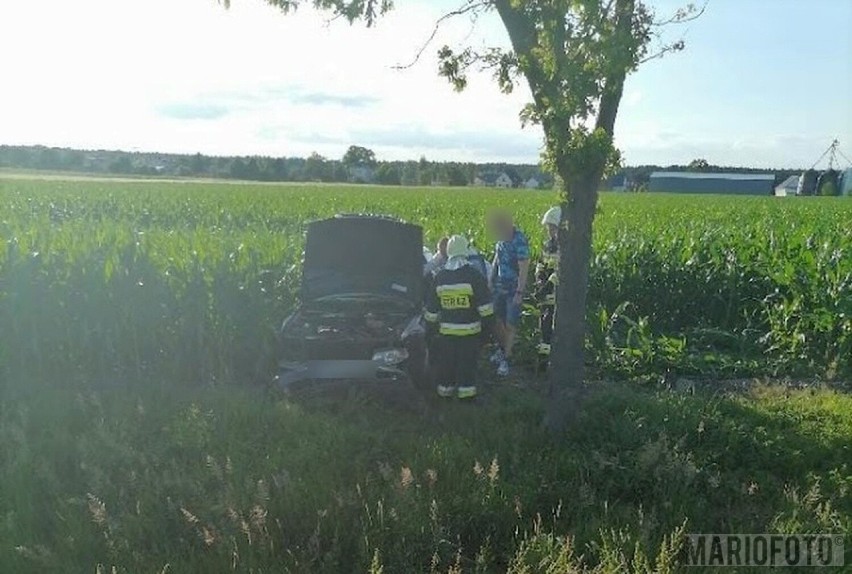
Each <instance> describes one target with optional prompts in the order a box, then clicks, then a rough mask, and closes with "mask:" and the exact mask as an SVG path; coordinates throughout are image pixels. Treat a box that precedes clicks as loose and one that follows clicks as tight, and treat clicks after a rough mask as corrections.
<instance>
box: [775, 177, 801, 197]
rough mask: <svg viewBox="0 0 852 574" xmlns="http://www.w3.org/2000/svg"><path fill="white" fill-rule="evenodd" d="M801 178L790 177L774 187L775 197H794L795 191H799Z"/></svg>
mask: <svg viewBox="0 0 852 574" xmlns="http://www.w3.org/2000/svg"><path fill="white" fill-rule="evenodd" d="M801 177H802V176H800V175H791V176H790V177H788V178H787V179H785V180H784V181H783V182H781V184H780V185H776V186H775V195H776V196H778V197H786V196H788V195H796V190H798V189H799V180H800V179H801Z"/></svg>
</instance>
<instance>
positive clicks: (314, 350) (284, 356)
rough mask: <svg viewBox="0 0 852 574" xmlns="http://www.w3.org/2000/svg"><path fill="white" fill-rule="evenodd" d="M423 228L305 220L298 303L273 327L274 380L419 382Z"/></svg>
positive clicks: (303, 383)
mask: <svg viewBox="0 0 852 574" xmlns="http://www.w3.org/2000/svg"><path fill="white" fill-rule="evenodd" d="M422 301H423V230H422V229H421V228H420V227H419V226H417V225H412V224H410V223H405V222H403V221H400V220H397V219H393V218H389V217H377V216H363V215H357V216H352V215H345V216H337V217H334V218H331V219H325V220H321V221H315V222H312V223H310V224H309V226H308V231H307V237H306V242H305V259H304V265H303V270H302V285H301V304H300V306H299V307H298V308H297V309H296V311H295V312H294V313H293V314H292V315H290V316H289V317H288V318H287V319H286V320H285V321H284V324H283V325H282V327H281V331H280V333H279V341H280V345H281V346H280V356H281V361H280V363H279V373H278V377H277V379H276V381H277V384H278V385H279V386H280V387H281V388H283V389H284V390H287V391H295V390H305V389H308V390H317V389H320V390H321V389H322V388H323V387H327V386H330V385H329V383H331V382H337V383H341V382H346V383H353V382H361V383H382V384H384V383H387V384H392V385H409V386H412V383H413V385H414V386H419V385H421V384H422V382H423V380H424V378H425V377H426V362H427V357H426V341H425V329H424V323H423V317H422Z"/></svg>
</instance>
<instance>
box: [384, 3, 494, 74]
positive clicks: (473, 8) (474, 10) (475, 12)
mask: <svg viewBox="0 0 852 574" xmlns="http://www.w3.org/2000/svg"><path fill="white" fill-rule="evenodd" d="M490 6H491V2H490V0H467V3H466V4H465V5H464V6H462V7H460V8H457V9H455V10H452V11H450V12H447V13H446V14H444V15H443V16H441V17H440V18H438V20H436V21H435V26H434V27H433V28H432V33H431V34H429V37H428V38H427V39H426V41H425V42H423V44H422V45H421V46H420V49H419V50H417V53H416V54H415V55H414V59H413V60H411V62H409V63H408V64H397V65H395V66H393V69H394V70H407V69H408V68H411V67H413V66H415V65H416V64H417V62H419V61H420V58H421V57H423V54H424V52H426V49H427V48H428V47H429V46H430V45H431V44H432V41H433V40H435V36H437V35H438V31H439V30H440V29H441V26H442V25H443V24H444V22H446V21H447V20H450V19H451V18H455V17H456V16H463V15H465V14H472V17H473V18H474V19H475V18H477V17H478V16H479V11H480V10H485V9H487V8H489V7H490Z"/></svg>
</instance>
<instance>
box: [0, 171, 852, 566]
mask: <svg viewBox="0 0 852 574" xmlns="http://www.w3.org/2000/svg"><path fill="white" fill-rule="evenodd" d="M553 201H555V197H552V196H551V194H550V193H548V192H517V191H514V192H512V191H509V192H501V191H495V190H462V191H459V190H455V191H452V190H445V189H428V190H427V189H424V190H417V189H413V188H412V189H396V190H392V189H386V188H371V187H363V186H361V187H346V186H341V187H331V186H329V187H317V186H286V187H284V186H282V187H276V186H251V185H246V186H238V185H234V186H217V185H209V184H207V185H205V184H200V183H150V182H137V183H134V182H109V181H86V182H57V181H24V180H0V239H2V241H3V243H2V244H0V325H2V328H1V329H0V391H2V398H3V400H2V402H0V477H1V478H0V564H3V569H6V568H8V571H10V572H98V571H100V572H105V573H106V572H112V571H113V569H114V571H115V572H128V573H135V572H175V573H177V572H181V573H182V572H230V571H235V572H255V573H260V572H286V571H291V572H353V571H361V572H385V573H387V574H391V573H396V572H430V571H432V572H503V571H507V570H508V571H511V572H516V573H521V572H552V573H557V572H559V573H562V572H572V571H573V572H580V571H583V570H590V571H594V570H597V571H600V572H625V571H632V572H652V571H658V572H671V571H676V569H677V566H676V564H677V554H678V548H679V545H680V543H681V542H682V537H683V534H684V533H687V532H752V533H761V532H788V533H789V532H796V533H802V532H837V533H848V532H849V530H850V526H852V518H850V517H852V490H850V489H852V480H850V476H852V469H850V466H852V453H851V452H850V448H852V447H850V445H852V399H850V397H849V395H848V394H845V392H844V389H846V388H847V387H845V386H844V381H849V379H850V378H852V364H851V363H850V361H852V308H850V306H852V236H850V234H849V232H848V230H849V227H850V223H852V204H850V203H849V202H848V201H844V200H843V198H836V199H835V198H808V199H788V200H778V199H775V198H729V197H695V196H689V197H682V196H653V195H641V196H614V195H606V196H604V197H603V198H602V201H601V204H600V207H599V215H598V218H597V220H596V221H597V223H596V227H595V234H596V235H595V258H594V261H593V263H592V270H591V282H590V305H589V316H588V321H589V324H590V337H589V343H588V344H589V357H590V360H591V365H590V370H591V372H592V373H593V374H594V379H595V380H599V381H605V382H597V383H593V384H592V385H591V386H590V388H589V390H588V392H587V395H588V396H587V398H586V400H585V402H584V404H583V408H582V409H578V411H577V412H576V413H575V416H574V417H572V419H571V421H570V423H569V425H568V427H567V428H566V430H565V433H564V434H563V435H561V436H559V437H555V438H554V437H552V436H550V435H548V434H547V433H546V432H545V431H544V430H542V429H541V427H540V422H541V417H542V412H543V408H544V405H543V400H542V393H541V392H540V390H541V389H540V386H541V385H542V384H543V381H541V380H539V379H537V378H536V377H535V376H533V375H530V376H528V377H525V378H524V379H523V380H516V381H511V382H508V383H504V384H494V385H491V386H489V387H488V388H487V392H486V393H485V396H484V397H483V398H482V400H481V401H480V402H479V403H478V404H476V405H461V404H435V405H431V406H430V407H429V408H424V405H422V404H421V403H419V402H417V403H412V404H404V405H394V406H393V407H390V406H388V405H384V404H381V403H377V402H376V401H374V400H373V399H372V398H370V397H369V396H366V395H362V394H359V393H353V394H352V395H351V396H350V397H348V398H347V400H343V401H340V400H337V401H333V402H323V401H321V400H319V399H317V400H314V401H310V402H307V403H300V404H292V403H290V402H288V401H286V400H284V399H283V398H282V397H280V396H278V395H277V394H275V393H274V392H272V391H270V390H269V389H268V388H267V387H266V383H268V382H269V380H270V379H271V376H272V375H273V374H274V367H275V355H276V342H275V337H274V329H275V327H276V326H277V325H279V324H280V322H281V320H282V319H283V318H284V317H285V316H286V314H287V313H288V312H289V311H290V310H291V309H292V308H293V306H294V304H295V303H296V289H297V286H298V280H299V272H300V267H299V260H300V257H301V246H302V239H303V237H302V236H303V231H304V229H305V223H306V221H308V220H310V219H312V218H317V217H325V216H328V215H331V214H333V213H336V212H366V213H386V214H391V215H397V216H400V217H403V218H405V219H408V220H410V221H413V222H416V223H420V224H422V225H423V226H424V229H425V231H426V235H427V240H428V242H430V243H432V242H434V241H436V240H437V239H438V237H440V236H441V235H443V234H446V233H451V232H461V233H466V234H468V235H469V236H471V237H472V238H473V239H474V240H475V242H476V244H477V245H478V246H479V248H480V249H482V250H484V251H486V252H487V251H489V249H490V242H489V241H488V240H487V238H486V237H485V236H484V231H483V215H484V212H485V210H486V209H487V208H488V207H490V206H503V207H510V208H511V209H513V210H514V211H516V213H517V215H518V220H519V225H520V227H522V228H523V229H525V230H526V231H527V232H528V233H529V234H530V236H531V237H534V238H535V237H538V236H539V233H540V229H539V225H538V218H539V217H540V214H541V213H542V212H543V211H544V210H545V209H546V208H547V207H548V206H549V205H551V203H552V202H553ZM534 243H535V244H536V246H537V244H538V243H539V241H538V240H536V241H534ZM528 312H529V314H528V316H527V318H526V321H527V322H528V323H529V324H530V325H532V324H533V323H534V321H535V316H534V309H533V308H532V307H530V308H529V309H528ZM533 342H534V341H533V340H532V339H531V340H530V341H527V342H526V344H525V347H524V348H525V349H526V352H527V355H526V358H527V360H528V361H529V362H530V363H532V346H533V345H532V344H533ZM787 377H790V378H792V379H794V380H796V381H807V382H808V385H806V386H804V388H801V389H792V388H788V387H784V386H778V385H762V384H755V385H750V386H748V387H747V388H745V389H738V390H736V391H729V390H728V389H729V386H725V387H724V392H723V390H722V388H721V387H714V384H713V382H714V381H720V380H727V379H752V378H760V379H767V380H774V379H779V378H787ZM685 380H688V381H694V382H696V383H697V384H696V385H692V384H691V383H690V384H687V385H681V384H679V383H680V382H682V381H685ZM660 383H662V384H660ZM668 387H672V388H673V389H674V390H671V389H669V388H668ZM849 560H850V557H847V562H848V561H849Z"/></svg>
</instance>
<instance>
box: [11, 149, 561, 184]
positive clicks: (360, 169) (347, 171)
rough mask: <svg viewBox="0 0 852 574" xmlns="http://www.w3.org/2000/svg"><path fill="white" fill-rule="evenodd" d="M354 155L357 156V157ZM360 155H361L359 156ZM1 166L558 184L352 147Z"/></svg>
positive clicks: (95, 154)
mask: <svg viewBox="0 0 852 574" xmlns="http://www.w3.org/2000/svg"><path fill="white" fill-rule="evenodd" d="M353 150H354V151H355V153H352V152H353ZM359 152H360V153H359ZM0 167H5V168H16V169H34V170H56V171H71V172H82V173H94V174H101V173H103V174H118V175H137V176H161V177H204V178H225V179H240V180H250V181H270V182H275V181H283V182H286V181H295V182H306V181H320V182H352V183H378V184H385V185H447V186H465V185H472V184H474V182H475V180H476V179H477V178H482V179H484V180H485V181H489V180H490V181H493V180H494V179H495V178H496V177H497V176H499V175H500V174H503V173H505V174H506V175H508V176H509V177H510V178H511V180H512V183H513V185H515V186H521V185H523V184H524V182H527V181H529V180H530V178H535V179H537V180H538V181H539V182H540V183H541V186H542V187H547V186H552V184H553V180H552V178H551V177H550V176H549V175H548V174H545V173H543V172H542V170H541V168H540V167H539V166H537V165H520V164H518V165H515V164H506V163H486V164H474V163H461V162H435V161H429V160H427V159H426V158H421V159H420V160H419V161H377V160H376V159H375V155H374V154H373V153H372V151H370V150H368V149H366V148H359V147H357V146H353V147H352V148H350V150H349V151H348V152H347V155H346V156H344V157H343V158H341V159H330V158H327V157H323V156H321V155H319V154H317V153H314V154H311V155H310V156H309V157H307V158H301V157H263V156H242V157H220V156H208V155H202V154H165V153H146V152H124V151H106V150H97V151H86V150H76V149H68V148H55V147H44V146H8V145H2V146H0Z"/></svg>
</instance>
